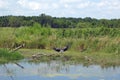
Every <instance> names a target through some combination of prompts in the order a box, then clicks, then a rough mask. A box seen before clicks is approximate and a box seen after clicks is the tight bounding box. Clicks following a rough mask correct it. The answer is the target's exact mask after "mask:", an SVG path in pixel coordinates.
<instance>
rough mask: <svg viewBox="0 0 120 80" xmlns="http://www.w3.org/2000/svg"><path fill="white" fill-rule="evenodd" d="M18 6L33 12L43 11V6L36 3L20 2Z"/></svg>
mask: <svg viewBox="0 0 120 80" xmlns="http://www.w3.org/2000/svg"><path fill="white" fill-rule="evenodd" d="M18 4H20V5H21V6H22V7H25V8H28V9H32V10H38V9H41V4H40V3H38V2H35V1H28V0H19V1H18Z"/></svg>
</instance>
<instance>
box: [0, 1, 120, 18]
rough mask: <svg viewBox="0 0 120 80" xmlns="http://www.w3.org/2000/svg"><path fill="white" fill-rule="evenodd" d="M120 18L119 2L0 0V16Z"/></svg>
mask: <svg viewBox="0 0 120 80" xmlns="http://www.w3.org/2000/svg"><path fill="white" fill-rule="evenodd" d="M41 13H45V14H47V15H51V16H53V17H82V18H84V17H92V18H98V19H101V18H106V19H113V18H117V19H118V18H120V0H0V16H3V15H24V16H39V15H40V14H41Z"/></svg>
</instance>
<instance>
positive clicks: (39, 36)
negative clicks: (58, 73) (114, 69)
mask: <svg viewBox="0 0 120 80" xmlns="http://www.w3.org/2000/svg"><path fill="white" fill-rule="evenodd" d="M22 43H25V46H24V48H25V49H28V50H25V51H24V50H23V51H22V53H24V54H23V55H24V56H26V57H30V56H31V54H35V53H37V51H38V50H37V49H43V52H45V53H48V54H49V53H53V51H52V48H53V47H64V46H65V45H67V44H69V43H70V44H71V47H70V49H69V51H70V52H69V51H68V52H66V54H65V56H67V57H68V58H69V59H70V60H77V61H81V60H84V56H88V57H91V58H92V59H93V62H96V63H103V64H104V62H105V64H106V63H107V64H111V63H116V64H120V63H119V62H120V29H119V28H105V27H97V28H65V29H60V28H59V29H53V28H50V27H43V26H41V25H39V24H34V25H33V26H29V27H28V26H24V27H19V28H0V48H10V49H12V48H15V47H17V46H19V45H20V44H22ZM29 49H32V50H33V49H36V50H34V51H29ZM46 51H48V52H46ZM71 51H72V52H71ZM26 53H28V54H26ZM29 54H30V55H29ZM2 58H3V57H1V60H2ZM12 59H13V58H12ZM113 60H114V61H113Z"/></svg>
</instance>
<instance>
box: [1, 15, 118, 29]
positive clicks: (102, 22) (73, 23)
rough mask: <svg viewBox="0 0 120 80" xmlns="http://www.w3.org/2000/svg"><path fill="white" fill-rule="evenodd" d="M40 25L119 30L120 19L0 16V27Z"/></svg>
mask: <svg viewBox="0 0 120 80" xmlns="http://www.w3.org/2000/svg"><path fill="white" fill-rule="evenodd" d="M34 23H38V24H40V25H41V26H45V27H48V26H50V27H52V28H75V27H78V28H84V27H85V28H86V27H91V28H94V27H101V26H102V27H107V28H119V27H120V19H109V20H108V19H95V18H90V17H86V18H72V17H69V18H65V17H61V18H59V17H51V16H49V15H46V14H41V15H39V16H12V15H9V16H0V27H21V26H33V24H34Z"/></svg>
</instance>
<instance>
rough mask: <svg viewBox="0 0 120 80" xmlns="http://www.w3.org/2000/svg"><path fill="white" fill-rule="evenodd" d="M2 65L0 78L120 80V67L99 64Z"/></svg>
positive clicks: (59, 62)
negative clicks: (104, 66)
mask: <svg viewBox="0 0 120 80" xmlns="http://www.w3.org/2000/svg"><path fill="white" fill-rule="evenodd" d="M19 64H20V65H22V66H24V69H22V68H20V67H18V66H17V65H16V64H14V63H9V64H4V65H0V80H40V79H41V80H61V79H62V80H120V77H119V75H120V67H107V68H102V67H101V66H99V65H89V66H88V65H87V66H85V65H83V64H74V63H73V64H69V63H67V62H62V61H50V62H40V63H34V62H28V61H21V62H19Z"/></svg>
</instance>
